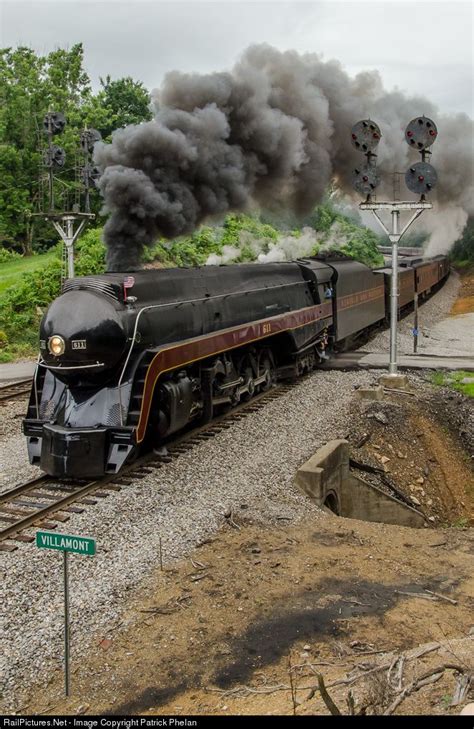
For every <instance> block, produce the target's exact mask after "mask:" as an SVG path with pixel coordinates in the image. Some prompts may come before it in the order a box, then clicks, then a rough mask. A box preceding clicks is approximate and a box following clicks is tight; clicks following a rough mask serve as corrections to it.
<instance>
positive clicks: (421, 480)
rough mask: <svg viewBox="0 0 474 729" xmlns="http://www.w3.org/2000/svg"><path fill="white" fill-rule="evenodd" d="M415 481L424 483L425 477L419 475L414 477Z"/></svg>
mask: <svg viewBox="0 0 474 729" xmlns="http://www.w3.org/2000/svg"><path fill="white" fill-rule="evenodd" d="M416 482H417V483H425V479H424V478H423V476H420V477H419V478H417V479H416Z"/></svg>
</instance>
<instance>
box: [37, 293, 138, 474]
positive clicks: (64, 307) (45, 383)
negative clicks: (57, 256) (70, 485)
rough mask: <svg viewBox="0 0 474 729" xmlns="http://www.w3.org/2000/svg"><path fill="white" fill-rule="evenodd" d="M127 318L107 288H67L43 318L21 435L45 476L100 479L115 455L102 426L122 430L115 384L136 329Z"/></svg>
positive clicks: (128, 447)
mask: <svg viewBox="0 0 474 729" xmlns="http://www.w3.org/2000/svg"><path fill="white" fill-rule="evenodd" d="M86 285H87V284H85V286H86ZM66 287H67V284H66ZM128 314H129V312H128V311H127V310H126V309H125V307H124V306H123V304H122V303H121V302H120V301H119V299H118V297H117V296H116V295H113V292H112V290H107V289H106V288H105V287H104V286H103V287H101V288H93V287H92V288H86V287H85V288H73V287H71V288H70V289H69V290H67V288H66V290H65V291H64V293H63V294H62V295H61V296H59V297H58V298H57V299H56V300H55V301H53V303H52V304H51V306H50V307H49V309H48V311H47V312H46V314H45V316H44V317H43V320H42V322H41V327H40V359H39V363H38V368H37V372H36V375H35V379H34V384H33V390H32V393H31V397H30V403H29V408H28V414H27V418H26V419H25V420H24V422H23V431H24V433H25V435H26V436H27V445H28V454H29V458H30V462H31V463H33V464H37V465H41V467H42V468H43V469H44V470H45V471H46V472H47V473H49V474H50V475H55V476H58V477H71V478H72V477H85V478H94V477H97V476H101V475H103V473H104V470H105V461H106V459H107V458H108V459H109V460H110V451H111V449H112V450H113V448H114V444H113V443H112V442H111V433H110V432H109V430H110V429H109V428H107V425H109V426H110V425H114V424H115V425H117V426H120V425H121V419H120V416H119V414H120V406H121V405H120V400H121V393H120V391H119V390H118V388H117V383H116V381H117V379H118V378H117V371H118V369H119V367H120V363H121V362H122V361H123V358H124V355H125V352H126V351H127V343H128V339H129V329H130V328H131V326H132V325H133V321H130V316H129V315H128ZM130 447H131V446H130V444H129V445H128V446H127V449H126V452H127V453H128V452H129V449H130Z"/></svg>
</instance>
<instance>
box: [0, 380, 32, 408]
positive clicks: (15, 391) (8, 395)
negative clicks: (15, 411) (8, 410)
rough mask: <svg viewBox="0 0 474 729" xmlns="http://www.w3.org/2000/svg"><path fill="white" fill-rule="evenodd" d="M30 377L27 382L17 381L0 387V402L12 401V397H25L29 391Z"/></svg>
mask: <svg viewBox="0 0 474 729" xmlns="http://www.w3.org/2000/svg"><path fill="white" fill-rule="evenodd" d="M32 382H33V380H32V379H31V377H30V378H29V379H27V380H18V381H17V382H12V383H11V384H7V385H0V402H3V401H6V400H13V398H14V397H20V396H21V395H26V394H28V393H29V392H30V390H31V383H32Z"/></svg>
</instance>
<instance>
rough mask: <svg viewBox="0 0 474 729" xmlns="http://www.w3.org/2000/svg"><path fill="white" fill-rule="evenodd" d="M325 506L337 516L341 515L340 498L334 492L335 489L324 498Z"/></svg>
mask: <svg viewBox="0 0 474 729" xmlns="http://www.w3.org/2000/svg"><path fill="white" fill-rule="evenodd" d="M324 506H325V507H326V508H327V509H329V510H330V511H332V512H333V513H334V514H336V515H337V516H340V515H341V508H340V506H339V499H338V498H337V495H336V494H335V493H334V491H331V492H330V493H329V494H327V495H326V499H325V500H324Z"/></svg>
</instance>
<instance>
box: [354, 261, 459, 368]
mask: <svg viewBox="0 0 474 729" xmlns="http://www.w3.org/2000/svg"><path fill="white" fill-rule="evenodd" d="M459 287H460V280H459V276H458V274H457V273H455V272H452V273H451V275H450V276H449V278H448V280H447V281H446V283H445V284H444V286H443V287H442V288H441V289H440V290H439V291H437V292H436V294H434V295H433V296H432V297H431V298H429V299H428V300H427V301H425V302H424V303H422V304H421V305H420V306H419V308H418V331H419V334H418V353H419V354H435V355H443V356H451V357H455V356H457V355H460V356H464V355H466V354H469V352H467V351H466V347H465V346H463V345H462V344H460V341H459V340H460V339H462V334H460V335H459V336H457V333H456V324H457V322H456V320H457V317H451V318H450V320H449V321H450V327H449V332H450V333H449V332H447V333H446V335H445V336H440V335H438V334H437V331H436V325H437V324H439V323H440V322H441V321H442V320H443V319H445V318H446V317H447V316H448V314H449V312H450V310H451V307H452V306H453V304H454V302H455V301H456V298H457V295H458V291H459ZM413 325H414V314H413V312H412V313H410V314H409V315H408V316H405V317H404V318H403V319H401V320H400V321H399V322H398V338H397V342H398V352H399V354H413ZM389 348H390V331H389V330H388V329H386V330H385V331H382V332H379V334H377V335H376V336H375V337H373V339H371V341H370V342H368V343H367V344H364V346H363V347H362V349H363V350H364V351H365V352H377V353H379V352H388V351H389ZM470 353H471V354H472V342H471V352H470Z"/></svg>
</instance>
